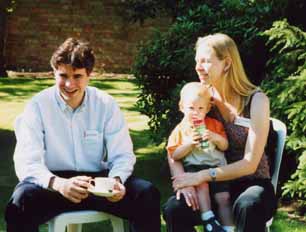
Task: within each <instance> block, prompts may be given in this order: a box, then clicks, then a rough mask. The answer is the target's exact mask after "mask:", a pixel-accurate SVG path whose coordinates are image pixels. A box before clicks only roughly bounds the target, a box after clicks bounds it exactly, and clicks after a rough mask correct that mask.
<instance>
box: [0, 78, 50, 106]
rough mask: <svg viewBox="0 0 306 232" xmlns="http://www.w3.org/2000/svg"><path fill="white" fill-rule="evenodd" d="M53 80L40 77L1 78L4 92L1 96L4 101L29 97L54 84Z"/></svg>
mask: <svg viewBox="0 0 306 232" xmlns="http://www.w3.org/2000/svg"><path fill="white" fill-rule="evenodd" d="M52 84H53V81H48V82H46V80H39V79H36V80H34V79H24V80H23V79H9V78H3V79H0V92H1V93H4V94H5V95H4V96H1V100H2V101H9V100H14V101H16V100H18V98H21V99H28V98H29V97H31V96H32V95H33V94H34V93H37V92H39V91H41V90H43V89H45V88H48V87H50V86H52Z"/></svg>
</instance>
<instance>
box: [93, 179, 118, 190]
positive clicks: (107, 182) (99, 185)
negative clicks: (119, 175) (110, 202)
mask: <svg viewBox="0 0 306 232" xmlns="http://www.w3.org/2000/svg"><path fill="white" fill-rule="evenodd" d="M90 183H91V184H94V186H93V185H92V187H91V188H92V189H93V190H94V191H96V192H112V191H113V190H114V186H115V184H116V180H115V179H114V178H109V177H96V178H94V179H93V180H91V181H90Z"/></svg>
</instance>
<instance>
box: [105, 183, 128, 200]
mask: <svg viewBox="0 0 306 232" xmlns="http://www.w3.org/2000/svg"><path fill="white" fill-rule="evenodd" d="M114 190H115V191H116V193H115V194H114V195H113V196H111V197H107V198H106V199H107V200H109V201H111V202H117V201H120V200H121V199H122V198H123V197H124V196H125V193H126V190H125V187H124V185H123V184H121V183H120V181H117V182H116V184H115V186H114Z"/></svg>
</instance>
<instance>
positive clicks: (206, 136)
mask: <svg viewBox="0 0 306 232" xmlns="http://www.w3.org/2000/svg"><path fill="white" fill-rule="evenodd" d="M218 138H219V135H218V134H216V133H214V132H212V131H210V130H208V129H206V130H205V132H204V133H203V136H202V139H203V140H207V141H209V142H211V143H216V142H217V141H218Z"/></svg>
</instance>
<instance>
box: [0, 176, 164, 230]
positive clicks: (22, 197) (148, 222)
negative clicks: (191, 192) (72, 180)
mask: <svg viewBox="0 0 306 232" xmlns="http://www.w3.org/2000/svg"><path fill="white" fill-rule="evenodd" d="M54 173H55V174H56V175H58V176H61V177H66V178H69V177H72V176H77V175H88V176H92V177H96V176H105V175H106V173H105V172H104V173H77V172H54ZM124 185H125V187H126V195H125V197H124V198H123V199H122V200H120V201H118V202H115V203H113V202H110V201H108V200H107V199H106V198H104V197H97V196H94V195H91V194H90V195H89V197H88V198H86V199H84V200H83V201H82V202H81V203H77V204H76V203H73V202H71V201H69V200H68V199H66V198H64V197H63V196H62V195H61V194H59V193H57V192H53V191H50V190H47V189H43V188H41V187H39V186H37V185H35V184H32V183H29V182H20V183H19V184H18V185H17V186H16V188H15V190H14V193H13V195H12V197H11V199H10V201H9V203H8V205H7V208H6V212H5V220H6V223H7V231H8V232H38V227H39V225H41V224H44V223H46V222H47V221H48V220H50V219H51V218H53V217H54V216H56V215H58V214H60V213H63V212H67V211H75V210H97V211H103V212H107V213H111V214H113V215H116V216H119V217H121V218H124V219H127V220H129V222H130V229H131V231H133V232H159V231H160V193H159V191H158V189H157V188H155V187H154V186H153V185H152V184H151V183H150V182H148V181H145V180H143V179H139V178H136V177H133V176H132V177H130V178H128V180H127V181H126V183H125V184H124Z"/></svg>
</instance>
